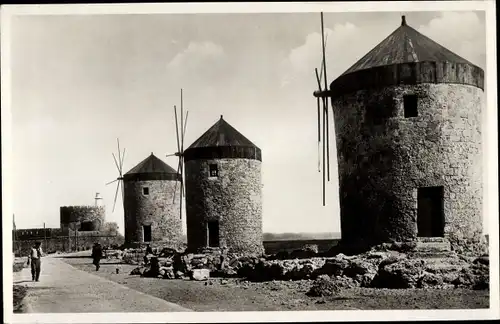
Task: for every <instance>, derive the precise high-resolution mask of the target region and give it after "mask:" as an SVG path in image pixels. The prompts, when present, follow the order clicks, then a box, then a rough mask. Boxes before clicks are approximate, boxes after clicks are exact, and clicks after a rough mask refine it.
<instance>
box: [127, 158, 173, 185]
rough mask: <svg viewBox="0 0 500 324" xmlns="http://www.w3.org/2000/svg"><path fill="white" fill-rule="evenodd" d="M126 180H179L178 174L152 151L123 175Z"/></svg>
mask: <svg viewBox="0 0 500 324" xmlns="http://www.w3.org/2000/svg"><path fill="white" fill-rule="evenodd" d="M123 178H124V180H127V181H134V180H135V181H142V180H179V179H180V174H178V173H177V171H175V170H174V169H173V168H172V167H171V166H169V165H168V164H166V163H165V162H163V161H162V160H160V159H159V158H157V157H156V156H155V155H154V154H153V153H151V155H150V156H148V157H147V158H145V159H144V160H142V161H141V162H140V163H139V164H137V165H136V166H135V167H133V168H132V169H131V170H130V171H129V172H127V173H125V174H124V175H123Z"/></svg>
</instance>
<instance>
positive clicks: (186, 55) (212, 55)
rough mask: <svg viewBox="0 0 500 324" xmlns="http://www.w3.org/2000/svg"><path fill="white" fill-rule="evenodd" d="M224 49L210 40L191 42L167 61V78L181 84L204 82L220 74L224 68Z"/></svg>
mask: <svg viewBox="0 0 500 324" xmlns="http://www.w3.org/2000/svg"><path fill="white" fill-rule="evenodd" d="M225 57H226V54H225V52H224V49H223V48H222V47H221V46H220V45H218V44H215V43H212V42H208V41H207V42H191V43H189V45H188V46H187V47H186V48H185V49H184V50H183V51H181V52H179V53H178V54H177V55H175V56H174V58H173V59H172V60H171V61H170V62H169V63H168V65H167V71H168V73H169V78H170V79H172V80H175V81H176V82H179V83H181V84H186V83H189V84H191V85H193V84H194V85H198V84H200V85H201V84H205V85H206V80H213V79H214V78H216V77H219V76H220V71H222V70H223V68H224V64H225V63H224V62H225V61H226V60H224V58H225Z"/></svg>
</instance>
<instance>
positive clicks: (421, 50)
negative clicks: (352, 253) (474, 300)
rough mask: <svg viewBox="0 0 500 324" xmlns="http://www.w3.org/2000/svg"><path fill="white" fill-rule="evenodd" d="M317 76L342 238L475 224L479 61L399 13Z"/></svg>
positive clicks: (383, 238) (359, 239) (385, 237)
mask: <svg viewBox="0 0 500 324" xmlns="http://www.w3.org/2000/svg"><path fill="white" fill-rule="evenodd" d="M322 20H323V19H322ZM322 29H323V27H322ZM324 61H325V53H324V43H323V63H324ZM325 66H326V64H325V63H324V64H323V69H324V71H326V69H325ZM325 74H326V73H325ZM324 83H325V85H324V87H323V88H321V85H320V89H319V91H315V92H314V96H315V97H316V98H317V100H318V102H319V101H320V100H322V101H323V106H324V110H327V109H328V101H329V100H330V103H331V107H332V111H333V117H334V122H335V135H336V136H335V137H336V144H337V160H338V170H339V184H340V214H341V230H342V241H343V243H345V244H346V245H351V244H352V245H363V246H365V247H366V246H368V247H369V246H373V245H375V244H378V243H380V242H408V241H417V242H430V241H435V242H442V243H443V244H449V243H447V241H448V238H450V237H453V236H454V237H455V238H458V239H455V240H450V241H454V242H465V241H467V240H475V239H476V238H477V237H478V236H480V235H481V234H482V148H481V111H482V104H483V100H484V91H483V90H484V71H483V70H482V69H481V68H479V67H478V66H476V65H474V64H472V63H471V62H469V61H468V60H466V59H464V58H462V57H460V56H459V55H457V54H455V53H453V52H451V51H450V50H448V49H446V48H445V47H443V46H441V45H440V44H438V43H436V42H435V41H433V40H432V39H430V38H428V37H426V36H425V35H423V34H421V33H420V32H418V31H417V30H415V29H414V28H412V27H410V26H409V25H408V24H407V23H406V18H405V16H402V20H401V25H400V26H399V27H398V28H396V29H395V30H394V32H393V33H391V34H390V35H389V36H388V37H386V38H385V39H384V40H382V41H381V42H380V43H379V44H378V45H377V46H375V47H374V48H373V49H372V50H371V51H369V52H368V53H367V54H366V55H365V56H363V57H362V58H361V59H360V60H358V61H357V62H356V63H354V64H353V65H352V66H351V67H350V68H349V69H347V71H345V72H344V73H343V74H342V75H340V76H339V77H338V78H337V79H335V80H334V81H333V82H331V83H330V84H328V82H327V79H326V75H325V76H324ZM328 86H329V88H328Z"/></svg>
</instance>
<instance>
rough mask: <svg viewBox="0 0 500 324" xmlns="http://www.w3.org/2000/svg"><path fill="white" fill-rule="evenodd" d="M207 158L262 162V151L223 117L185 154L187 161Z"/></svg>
mask: <svg viewBox="0 0 500 324" xmlns="http://www.w3.org/2000/svg"><path fill="white" fill-rule="evenodd" d="M207 158H249V159H257V160H261V151H260V149H259V148H258V147H257V146H256V145H255V144H254V143H252V142H251V141H250V140H249V139H248V138H246V137H245V136H243V134H241V133H240V132H239V131H237V130H236V129H235V128H234V127H233V126H231V125H230V124H229V123H228V122H226V121H225V120H224V118H223V116H222V115H221V116H220V119H219V120H218V121H217V122H216V123H215V124H214V125H213V126H212V127H210V128H209V129H208V130H207V131H206V132H205V133H203V135H201V136H200V137H199V138H198V139H197V140H196V141H194V142H193V144H191V145H190V146H189V147H188V148H187V149H186V150H185V152H184V159H185V160H186V161H188V160H192V159H207Z"/></svg>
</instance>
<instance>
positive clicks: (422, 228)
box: [417, 187, 444, 237]
mask: <svg viewBox="0 0 500 324" xmlns="http://www.w3.org/2000/svg"><path fill="white" fill-rule="evenodd" d="M443 196H444V188H443V187H425V188H418V194H417V228H418V237H443V236H444V206H443V205H444V204H443Z"/></svg>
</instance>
